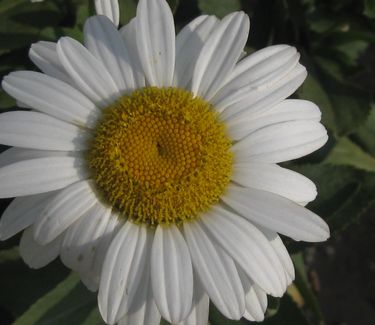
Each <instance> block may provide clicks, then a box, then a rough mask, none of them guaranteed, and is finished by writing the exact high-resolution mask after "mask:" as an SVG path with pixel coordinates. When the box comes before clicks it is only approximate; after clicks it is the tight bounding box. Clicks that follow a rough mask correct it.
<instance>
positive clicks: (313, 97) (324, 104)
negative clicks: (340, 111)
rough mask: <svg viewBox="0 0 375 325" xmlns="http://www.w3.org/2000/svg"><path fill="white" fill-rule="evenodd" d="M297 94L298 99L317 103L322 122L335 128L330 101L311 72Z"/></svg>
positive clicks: (332, 128) (328, 126)
mask: <svg viewBox="0 0 375 325" xmlns="http://www.w3.org/2000/svg"><path fill="white" fill-rule="evenodd" d="M297 96H298V98H300V99H306V100H310V101H312V102H314V103H315V104H316V105H318V106H319V108H320V110H321V111H322V123H323V124H324V125H325V126H326V127H327V128H328V129H330V130H335V117H334V113H333V108H332V103H331V101H330V99H329V96H328V94H327V93H326V92H325V90H324V88H323V87H322V86H321V84H320V83H319V82H318V81H317V80H316V78H315V77H314V76H313V75H312V74H309V75H308V76H307V78H306V80H305V82H304V83H303V84H302V86H301V87H300V88H299V89H298V91H297Z"/></svg>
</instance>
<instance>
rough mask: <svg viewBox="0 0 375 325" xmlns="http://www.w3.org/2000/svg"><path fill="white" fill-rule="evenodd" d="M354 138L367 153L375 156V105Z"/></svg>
mask: <svg viewBox="0 0 375 325" xmlns="http://www.w3.org/2000/svg"><path fill="white" fill-rule="evenodd" d="M354 138H355V139H356V140H357V141H358V142H359V143H360V144H361V146H362V147H364V148H365V149H366V151H367V152H369V153H370V154H372V155H373V156H375V105H374V106H373V107H372V109H371V112H370V115H369V116H368V118H367V121H366V123H365V124H364V125H363V126H362V127H360V128H359V129H358V131H357V133H356V134H354Z"/></svg>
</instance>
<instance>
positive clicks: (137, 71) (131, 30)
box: [120, 18, 146, 88]
mask: <svg viewBox="0 0 375 325" xmlns="http://www.w3.org/2000/svg"><path fill="white" fill-rule="evenodd" d="M136 20H137V18H133V19H132V20H131V21H130V22H129V23H128V24H127V25H125V26H124V27H122V28H121V29H120V34H121V36H122V39H123V41H124V43H125V46H126V49H127V50H128V54H129V57H130V62H132V67H133V74H134V82H135V86H136V88H142V87H145V85H146V81H145V74H144V72H143V69H142V66H141V62H140V61H139V54H138V48H137V37H136V36H137V33H136V30H137V22H136Z"/></svg>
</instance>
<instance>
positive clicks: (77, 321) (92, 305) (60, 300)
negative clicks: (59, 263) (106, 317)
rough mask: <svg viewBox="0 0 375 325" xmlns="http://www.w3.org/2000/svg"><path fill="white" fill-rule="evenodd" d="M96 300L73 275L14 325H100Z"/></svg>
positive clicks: (42, 298)
mask: <svg viewBox="0 0 375 325" xmlns="http://www.w3.org/2000/svg"><path fill="white" fill-rule="evenodd" d="M98 316H99V313H98V311H97V309H96V297H95V295H94V294H91V293H90V292H88V291H87V290H86V289H85V288H84V287H83V285H82V284H81V283H80V279H79V277H78V275H76V274H71V275H69V276H68V277H67V278H66V279H65V280H64V281H62V282H60V283H59V284H58V285H57V286H56V287H55V288H54V289H52V290H51V291H50V292H48V293H47V294H46V295H44V296H43V297H41V298H40V299H39V300H38V301H37V302H36V303H35V304H34V305H32V306H31V307H30V308H29V309H28V310H27V311H26V312H25V313H24V314H23V315H22V316H21V317H20V318H18V319H17V321H16V322H15V323H14V325H30V324H35V325H60V324H61V325H65V324H71V325H83V324H87V325H100V324H104V323H103V322H102V321H101V319H100V317H98Z"/></svg>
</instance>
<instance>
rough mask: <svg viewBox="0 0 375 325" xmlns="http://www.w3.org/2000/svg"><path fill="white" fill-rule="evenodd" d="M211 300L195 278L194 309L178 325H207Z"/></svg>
mask: <svg viewBox="0 0 375 325" xmlns="http://www.w3.org/2000/svg"><path fill="white" fill-rule="evenodd" d="M209 307H210V300H209V298H208V296H207V294H206V293H205V292H204V290H203V288H202V285H201V283H199V280H197V279H196V278H194V297H193V308H192V310H191V312H190V315H189V316H188V317H187V318H186V319H185V320H183V321H182V322H179V323H178V325H207V323H208V314H209V309H210V308H209Z"/></svg>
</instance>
